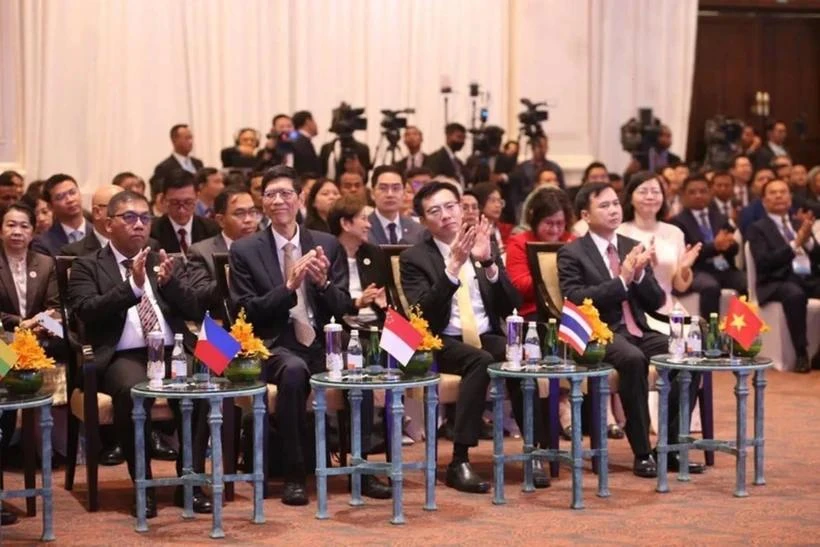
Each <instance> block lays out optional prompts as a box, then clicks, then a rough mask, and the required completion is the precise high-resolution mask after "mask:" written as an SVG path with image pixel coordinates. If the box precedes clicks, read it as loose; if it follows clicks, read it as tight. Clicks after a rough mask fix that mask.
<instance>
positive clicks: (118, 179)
mask: <svg viewBox="0 0 820 547" xmlns="http://www.w3.org/2000/svg"><path fill="white" fill-rule="evenodd" d="M138 178H139V177H138V176H137V175H135V174H134V173H132V172H131V171H123V172H122V173H117V174H116V175H114V178H113V179H111V184H113V185H114V186H122V183H123V181H124V180H125V179H138Z"/></svg>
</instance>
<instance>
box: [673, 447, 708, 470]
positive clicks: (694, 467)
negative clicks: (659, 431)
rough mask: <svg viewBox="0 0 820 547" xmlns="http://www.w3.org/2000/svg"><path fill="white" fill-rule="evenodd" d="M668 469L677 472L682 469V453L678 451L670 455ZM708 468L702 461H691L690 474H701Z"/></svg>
mask: <svg viewBox="0 0 820 547" xmlns="http://www.w3.org/2000/svg"><path fill="white" fill-rule="evenodd" d="M667 462H668V463H667V465H666V469H668V470H669V471H673V472H675V473H677V472H679V471H680V454H678V453H677V452H676V453H674V454H670V455H669V459H668V460H667ZM705 470H706V467H705V466H704V465H703V464H702V463H697V462H689V474H690V475H700V474H701V473H703V472H704V471H705Z"/></svg>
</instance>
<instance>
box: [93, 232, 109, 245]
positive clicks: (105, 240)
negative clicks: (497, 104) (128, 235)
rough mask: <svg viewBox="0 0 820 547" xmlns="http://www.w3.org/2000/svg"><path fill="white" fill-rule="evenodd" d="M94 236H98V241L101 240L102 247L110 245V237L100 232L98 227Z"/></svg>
mask: <svg viewBox="0 0 820 547" xmlns="http://www.w3.org/2000/svg"><path fill="white" fill-rule="evenodd" d="M94 237H96V238H97V241H99V242H100V248H102V247H105V246H106V245H108V238H107V237H105V236H104V235H102V234H101V233H100V232H98V231H97V229H96V228H94Z"/></svg>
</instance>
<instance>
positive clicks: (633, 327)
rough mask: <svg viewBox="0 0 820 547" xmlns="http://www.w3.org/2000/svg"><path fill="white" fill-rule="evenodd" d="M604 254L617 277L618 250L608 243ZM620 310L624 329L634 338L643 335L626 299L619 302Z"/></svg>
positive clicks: (618, 273)
mask: <svg viewBox="0 0 820 547" xmlns="http://www.w3.org/2000/svg"><path fill="white" fill-rule="evenodd" d="M606 256H607V258H609V269H610V270H612V276H613V277H618V276H619V275H621V261H620V258H619V257H618V250H617V249H616V248H615V245H613V244H611V243H610V244H609V247H607V248H606ZM621 312H622V313H623V316H624V325H626V330H627V331H629V334H631V335H632V336H634V337H636V338H640V337H641V336H643V332H642V331H641V328H640V327H639V326H638V323H637V322H635V316H634V315H632V308H630V307H629V301H628V300H624V301H623V302H621Z"/></svg>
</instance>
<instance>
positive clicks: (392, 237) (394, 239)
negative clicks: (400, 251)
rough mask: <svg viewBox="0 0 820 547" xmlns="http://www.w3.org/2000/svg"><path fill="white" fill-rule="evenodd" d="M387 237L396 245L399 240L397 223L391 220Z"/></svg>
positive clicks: (391, 243)
mask: <svg viewBox="0 0 820 547" xmlns="http://www.w3.org/2000/svg"><path fill="white" fill-rule="evenodd" d="M387 232H388V234H387V239H388V240H389V242H390V245H395V244H397V243H398V242H399V240H398V238H397V237H396V223H395V222H391V223H390V224H388V225H387Z"/></svg>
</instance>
